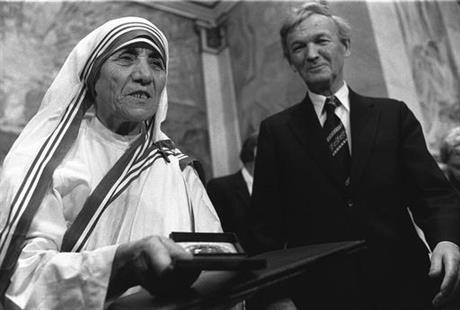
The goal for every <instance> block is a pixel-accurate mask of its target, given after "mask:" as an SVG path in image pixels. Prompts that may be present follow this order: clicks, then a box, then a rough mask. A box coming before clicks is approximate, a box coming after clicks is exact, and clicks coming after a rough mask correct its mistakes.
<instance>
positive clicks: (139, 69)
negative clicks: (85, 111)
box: [95, 46, 166, 132]
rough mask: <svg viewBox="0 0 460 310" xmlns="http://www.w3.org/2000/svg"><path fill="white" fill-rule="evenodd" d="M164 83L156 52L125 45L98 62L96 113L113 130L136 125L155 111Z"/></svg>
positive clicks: (163, 68) (164, 73)
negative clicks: (99, 67)
mask: <svg viewBox="0 0 460 310" xmlns="http://www.w3.org/2000/svg"><path fill="white" fill-rule="evenodd" d="M165 84H166V69H165V64H164V62H163V60H162V59H161V57H160V55H159V54H158V53H157V52H156V51H155V50H153V49H151V48H148V47H146V46H137V47H133V46H127V47H125V48H122V49H120V50H119V51H117V52H115V53H114V54H113V55H111V56H110V57H109V58H108V59H107V60H106V61H105V62H104V64H103V65H102V67H101V71H100V74H99V78H98V80H97V81H96V85H95V90H96V115H97V117H98V118H99V119H100V120H101V122H102V123H104V125H105V126H106V127H107V128H109V129H111V130H112V131H114V132H119V131H120V130H121V129H120V128H122V127H123V126H126V125H129V126H128V127H131V128H132V127H133V125H134V126H137V124H139V123H140V122H142V121H144V120H147V119H149V118H151V117H152V116H153V115H154V114H155V112H156V111H157V108H158V104H159V99H160V95H161V92H162V90H163V88H164V87H165Z"/></svg>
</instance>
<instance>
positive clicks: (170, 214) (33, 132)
mask: <svg viewBox="0 0 460 310" xmlns="http://www.w3.org/2000/svg"><path fill="white" fill-rule="evenodd" d="M136 29H141V30H142V31H147V32H149V33H151V34H152V36H154V41H155V42H156V43H158V42H159V45H160V46H154V47H155V48H157V49H161V51H162V52H163V53H164V54H165V58H166V61H165V62H166V64H167V61H168V46H167V41H166V38H165V37H164V35H163V34H162V33H161V32H160V31H159V30H158V29H157V28H156V27H155V26H154V25H152V24H151V23H150V22H148V21H146V20H145V19H142V18H136V17H125V18H120V19H116V20H112V21H109V22H107V23H106V24H104V25H102V26H101V27H99V28H97V29H96V30H94V31H93V32H91V33H90V34H89V35H88V36H86V37H85V38H84V39H83V40H81V41H80V42H79V43H78V44H77V46H76V47H75V48H74V49H73V51H72V52H71V53H70V55H69V57H68V58H67V60H66V62H65V63H64V65H63V67H62V69H61V71H60V72H59V73H58V75H57V77H56V79H55V81H54V82H53V84H52V85H51V87H50V88H49V89H48V91H47V93H46V95H45V97H44V99H43V101H42V105H41V107H40V110H39V112H38V113H37V114H36V116H34V118H32V120H31V121H30V122H29V123H28V124H27V126H26V127H25V128H24V130H23V132H22V133H21V135H20V136H19V138H18V139H17V141H16V142H15V144H14V145H13V147H12V148H11V150H10V152H9V153H8V155H7V157H6V158H5V161H4V166H3V170H2V176H1V177H0V263H1V264H2V266H1V268H2V269H1V271H2V273H3V275H5V274H6V273H7V272H11V273H12V272H13V271H14V274H12V277H11V284H9V283H7V282H4V283H7V285H6V286H5V288H8V291H7V292H6V298H5V303H6V304H7V307H11V308H13V309H14V308H30V309H102V308H103V307H104V303H105V295H106V290H107V287H108V280H109V277H110V270H111V265H112V261H113V257H114V254H115V251H116V247H117V244H120V243H123V242H128V241H132V240H138V239H140V238H142V237H145V236H148V235H152V234H156V235H163V236H168V235H169V233H170V232H171V231H213V232H217V231H221V227H220V223H219V219H218V217H217V215H216V212H215V210H214V208H213V207H212V204H211V203H210V201H209V198H208V197H207V194H206V191H205V189H204V186H203V185H202V183H201V181H200V180H199V178H198V176H197V174H196V173H195V170H194V169H193V168H192V167H191V166H187V167H186V168H185V169H184V167H181V162H182V161H183V160H184V159H187V156H185V155H183V154H182V153H181V152H180V151H179V150H178V149H176V148H175V147H174V146H173V144H171V143H168V142H169V141H168V138H167V136H166V135H165V134H164V133H163V132H162V131H161V128H160V126H161V123H162V122H163V121H164V119H165V118H166V111H167V91H166V87H165V88H164V89H163V91H162V94H161V98H160V103H159V107H158V110H157V113H156V114H155V119H154V120H150V121H147V122H146V123H145V129H144V131H143V133H142V134H141V135H140V136H138V137H121V136H118V135H116V134H114V133H113V132H111V131H110V130H108V129H106V128H105V127H104V126H103V125H102V124H101V123H100V122H99V121H98V120H97V119H96V118H95V117H94V116H93V115H91V114H88V113H86V114H85V112H86V107H84V98H85V95H86V92H87V87H86V85H85V82H84V81H86V78H87V77H88V74H89V72H90V69H91V66H92V65H93V63H94V60H95V59H96V58H97V56H98V55H100V54H101V53H103V51H104V49H106V48H107V47H108V46H109V44H110V43H111V42H113V41H114V40H115V39H117V38H118V37H119V36H121V35H122V34H123V33H126V32H129V31H132V30H136ZM140 40H144V39H140ZM133 42H136V40H132V41H129V43H133ZM163 141H164V143H163ZM40 193H41V194H40ZM37 197H38V199H37ZM88 197H90V198H89V199H88ZM37 201H38V203H37ZM87 205H88V207H87ZM83 206H85V208H83ZM82 208H83V209H84V210H85V211H84V212H80V211H81V210H82ZM86 210H90V212H87V211H86ZM79 221H81V223H84V225H82V226H81V227H77V228H76V229H73V228H74V227H75V226H78V225H75V223H78V222H79ZM72 224H73V225H72ZM69 227H71V228H70V229H68V228H69ZM66 231H67V233H66ZM69 231H71V232H72V233H69ZM64 236H65V237H64ZM63 239H64V240H63ZM63 242H64V245H63ZM64 248H65V249H64ZM63 249H64V250H65V251H66V252H62V250H63ZM0 277H1V276H0ZM0 280H2V281H4V279H0Z"/></svg>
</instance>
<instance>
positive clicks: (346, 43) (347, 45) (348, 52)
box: [342, 40, 351, 57]
mask: <svg viewBox="0 0 460 310" xmlns="http://www.w3.org/2000/svg"><path fill="white" fill-rule="evenodd" d="M350 43H351V42H350V40H343V41H342V44H343V46H344V48H345V53H344V55H345V57H349V56H350V55H351V44H350Z"/></svg>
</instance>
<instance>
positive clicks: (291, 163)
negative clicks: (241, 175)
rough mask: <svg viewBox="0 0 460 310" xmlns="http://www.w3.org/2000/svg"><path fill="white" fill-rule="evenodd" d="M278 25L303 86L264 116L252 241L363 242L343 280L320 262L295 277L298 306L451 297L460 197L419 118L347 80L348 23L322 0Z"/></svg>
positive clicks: (395, 305) (424, 305)
mask: <svg viewBox="0 0 460 310" xmlns="http://www.w3.org/2000/svg"><path fill="white" fill-rule="evenodd" d="M280 34H281V40H282V45H283V49H284V53H285V57H286V58H287V60H288V62H289V64H290V66H291V67H292V68H293V69H294V71H295V72H297V73H298V74H299V75H300V77H301V78H302V79H303V81H304V82H305V84H306V86H307V94H306V96H305V98H304V99H303V101H302V102H300V103H298V104H297V105H294V106H292V107H290V108H288V109H286V110H284V111H282V112H280V113H278V114H275V115H273V116H271V117H269V118H267V119H265V120H264V121H263V122H262V123H261V126H260V131H259V141H258V153H257V161H256V165H255V178H254V192H253V201H252V202H253V205H252V208H251V219H252V225H253V226H252V233H253V238H254V239H253V242H254V243H253V246H254V247H255V248H256V249H257V251H259V252H260V251H267V250H271V249H279V248H283V247H296V246H301V245H307V244H314V243H325V242H336V241H344V240H358V239H363V240H366V243H367V251H366V252H364V253H363V255H362V256H361V257H360V260H359V262H358V264H356V266H353V268H352V267H350V266H348V267H349V268H347V271H348V272H349V273H348V276H347V277H346V278H345V279H344V278H343V277H339V276H338V275H337V274H334V273H333V272H330V270H324V269H321V271H318V272H317V276H318V279H319V280H318V279H315V283H314V285H310V286H309V287H308V289H307V288H304V287H303V286H302V283H303V282H300V283H301V284H299V283H297V285H296V286H294V287H293V289H292V291H291V292H292V294H293V296H294V297H295V302H296V303H297V305H298V308H299V309H305V308H306V305H307V304H308V305H309V306H310V308H309V309H339V308H340V309H392V310H394V309H418V310H420V309H431V308H432V307H434V306H441V305H444V304H446V303H449V302H451V301H452V299H453V298H454V297H455V296H457V294H458V288H459V261H460V252H459V248H458V246H457V245H458V244H459V241H460V240H459V239H460V200H459V197H458V196H457V195H456V193H455V192H454V190H453V189H452V187H451V186H450V185H449V184H448V182H447V180H446V179H445V177H444V175H443V174H442V172H441V171H440V169H439V168H438V166H437V164H436V162H435V161H434V159H433V158H432V156H431V155H430V153H429V152H428V150H427V148H426V144H425V141H424V137H423V133H422V129H421V126H420V124H419V122H418V121H417V120H416V118H415V117H414V115H413V113H412V112H411V111H410V110H409V109H408V107H407V106H406V105H405V104H404V103H403V102H400V101H396V100H392V99H385V98H370V97H364V96H361V95H359V94H357V93H355V92H354V91H353V90H352V89H351V88H350V87H349V86H348V85H347V84H346V82H345V81H344V79H343V65H344V60H345V58H346V57H348V56H349V55H350V28H349V26H348V24H347V23H346V21H344V20H343V19H342V18H340V17H337V16H332V15H331V14H330V12H329V10H328V8H327V6H325V5H324V4H321V3H307V4H305V5H303V6H302V7H301V8H299V9H298V10H297V11H295V12H294V13H293V14H292V15H291V16H289V17H288V18H287V19H286V21H285V23H284V24H283V26H282V28H281V31H280ZM363 72H364V71H363ZM408 208H409V209H410V211H411V212H412V214H413V216H414V218H415V221H416V223H417V224H418V225H419V226H420V227H421V228H422V229H423V230H424V233H425V236H426V238H427V241H428V244H429V245H430V247H431V249H432V255H431V259H430V258H429V256H428V249H427V248H426V246H425V245H424V243H423V242H422V240H420V238H419V237H418V235H417V233H416V230H415V228H414V225H413V223H412V220H411V216H410V214H409V212H408ZM333 267H334V266H331V270H332V269H333ZM323 272H324V273H323ZM352 280H353V281H352ZM310 282H312V281H310ZM306 283H307V284H308V282H307V281H306V282H304V283H303V284H306ZM337 283H339V284H337ZM351 287H353V288H354V289H355V290H350V288H351ZM344 292H346V293H344ZM352 294H355V295H352ZM354 297H355V298H354Z"/></svg>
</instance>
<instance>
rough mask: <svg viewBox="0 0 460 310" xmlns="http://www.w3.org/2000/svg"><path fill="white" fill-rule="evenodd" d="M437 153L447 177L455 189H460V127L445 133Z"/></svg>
mask: <svg viewBox="0 0 460 310" xmlns="http://www.w3.org/2000/svg"><path fill="white" fill-rule="evenodd" d="M439 153H440V154H439V157H440V161H441V163H442V164H443V165H444V167H443V170H444V172H445V174H446V176H447V178H448V179H449V181H450V182H451V183H452V185H453V186H454V187H455V188H456V189H457V190H460V127H455V128H452V129H451V130H450V131H449V132H448V133H447V135H446V137H445V138H444V140H443V141H442V143H441V147H440V152H439Z"/></svg>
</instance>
